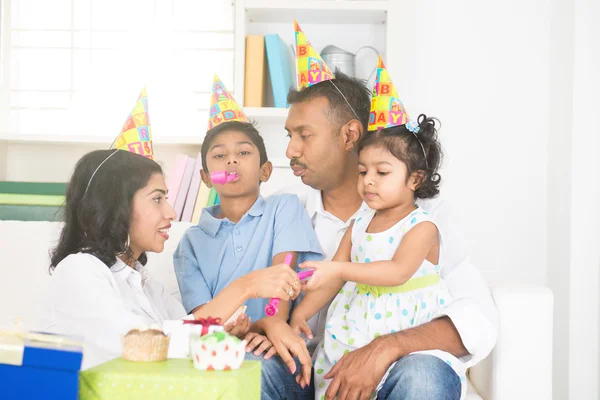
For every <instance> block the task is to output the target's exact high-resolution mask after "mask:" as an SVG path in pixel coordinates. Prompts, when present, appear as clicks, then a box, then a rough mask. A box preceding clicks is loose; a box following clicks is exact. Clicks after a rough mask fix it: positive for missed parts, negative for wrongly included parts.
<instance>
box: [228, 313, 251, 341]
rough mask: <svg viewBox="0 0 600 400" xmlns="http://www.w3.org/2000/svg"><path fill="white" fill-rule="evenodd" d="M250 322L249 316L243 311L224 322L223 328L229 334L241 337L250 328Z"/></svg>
mask: <svg viewBox="0 0 600 400" xmlns="http://www.w3.org/2000/svg"><path fill="white" fill-rule="evenodd" d="M250 323H251V320H250V317H248V316H247V315H246V314H245V313H244V314H240V316H239V317H237V319H236V320H235V321H232V322H228V323H225V325H223V329H225V332H229V334H231V335H233V336H237V337H238V338H240V339H243V338H244V336H246V334H247V333H248V331H249V330H250Z"/></svg>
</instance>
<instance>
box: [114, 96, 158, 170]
mask: <svg viewBox="0 0 600 400" xmlns="http://www.w3.org/2000/svg"><path fill="white" fill-rule="evenodd" d="M110 148H111V149H119V150H126V151H129V152H131V153H135V154H139V155H142V156H144V157H148V158H149V159H151V160H153V159H154V149H153V148H152V130H151V129H150V119H149V118H148V95H147V94H146V87H144V89H142V92H141V93H140V96H139V97H138V99H137V101H136V103H135V107H133V110H132V111H131V113H130V114H129V117H128V118H127V121H125V124H124V125H123V128H122V129H121V133H120V134H119V136H117V138H116V139H115V141H114V142H113V144H112V145H111V146H110Z"/></svg>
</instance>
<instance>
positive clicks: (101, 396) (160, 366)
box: [79, 358, 260, 400]
mask: <svg viewBox="0 0 600 400" xmlns="http://www.w3.org/2000/svg"><path fill="white" fill-rule="evenodd" d="M79 398H80V399H81V400H106V399H111V400H112V399H115V400H120V399H123V400H125V399H126V400H135V399H140V400H141V399H143V400H147V399H178V400H179V399H182V400H185V399H203V400H210V399H214V400H217V399H219V400H222V399H228V400H253V399H256V400H258V399H260V361H244V363H243V364H242V366H241V367H240V368H239V369H237V370H233V371H200V370H198V369H196V368H194V365H193V362H192V360H185V359H170V360H166V361H160V362H153V363H136V362H131V361H126V360H123V359H122V358H117V359H114V360H111V361H108V362H106V363H104V364H101V365H98V366H96V367H94V368H90V369H88V370H85V371H82V372H81V374H80V377H79Z"/></svg>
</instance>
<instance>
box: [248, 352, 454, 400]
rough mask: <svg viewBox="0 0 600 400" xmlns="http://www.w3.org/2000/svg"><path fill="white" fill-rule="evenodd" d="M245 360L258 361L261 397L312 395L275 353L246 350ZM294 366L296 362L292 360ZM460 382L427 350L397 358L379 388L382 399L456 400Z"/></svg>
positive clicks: (285, 399)
mask: <svg viewBox="0 0 600 400" xmlns="http://www.w3.org/2000/svg"><path fill="white" fill-rule="evenodd" d="M246 360H261V361H262V380H261V392H262V396H261V399H262V400H296V399H301V400H305V399H310V400H312V399H314V396H315V391H314V387H313V385H312V381H313V380H312V379H311V384H310V386H309V387H306V388H304V389H302V388H301V387H300V385H298V384H297V383H296V379H295V376H294V375H292V374H290V371H289V370H288V368H287V365H286V364H285V363H284V362H283V361H282V360H281V358H279V357H272V358H271V359H269V360H266V361H265V360H264V359H263V358H262V357H256V356H254V355H252V354H246ZM296 366H297V370H299V369H300V363H299V362H298V361H296ZM460 392H461V382H460V378H459V377H458V375H457V374H456V373H455V372H454V370H453V369H452V367H450V366H449V365H448V364H446V363H445V362H444V361H442V360H441V359H439V358H437V357H434V356H431V355H427V354H412V355H408V356H406V357H403V358H401V359H400V360H399V361H398V362H397V363H396V365H395V366H394V368H392V370H391V371H390V374H389V376H388V378H387V380H386V381H385V384H384V385H383V387H382V388H381V390H380V391H379V394H378V396H377V398H378V399H382V400H421V399H427V400H441V399H443V400H459V399H460Z"/></svg>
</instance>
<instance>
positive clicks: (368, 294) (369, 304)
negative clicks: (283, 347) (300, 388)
mask: <svg viewBox="0 0 600 400" xmlns="http://www.w3.org/2000/svg"><path fill="white" fill-rule="evenodd" d="M374 216H375V212H372V213H371V214H369V215H368V216H366V217H363V218H358V219H357V220H356V221H355V223H354V226H353V228H352V253H351V256H352V261H353V262H360V263H368V262H374V261H387V260H391V259H392V257H393V256H394V253H395V252H396V249H397V248H398V245H399V244H400V242H401V241H402V237H403V236H404V235H405V234H406V232H408V231H409V230H410V229H411V228H412V227H414V226H415V225H417V224H419V223H421V222H424V221H431V219H430V218H429V216H428V215H427V213H426V212H425V211H422V210H421V209H419V208H417V209H416V210H414V211H413V212H412V213H410V214H409V215H408V216H406V217H405V218H404V219H402V220H401V221H400V222H398V223H397V224H395V225H394V226H392V227H391V228H390V229H388V230H386V231H384V232H379V233H367V232H366V230H367V227H368V226H369V224H370V222H371V220H372V219H373V217H374ZM431 222H433V221H431ZM440 240H441V236H440ZM440 248H442V246H440ZM451 301H452V299H451V298H450V294H449V293H448V290H447V289H446V285H445V283H444V282H443V281H442V280H441V278H440V266H439V265H433V264H432V263H430V262H429V261H427V260H425V261H423V264H421V266H420V267H419V269H418V270H417V272H416V273H415V274H414V275H413V276H412V278H411V279H410V280H408V281H407V282H406V283H405V284H404V285H402V286H396V287H383V286H368V285H362V284H356V283H354V282H346V284H344V287H343V288H342V289H341V290H340V292H339V293H338V295H337V296H336V297H335V299H334V300H333V302H332V304H331V306H330V307H329V310H328V313H327V325H326V327H325V335H324V339H323V341H322V342H321V345H320V346H319V347H318V349H317V353H316V355H315V359H314V370H315V391H316V395H317V396H316V398H317V399H322V398H324V395H325V392H326V390H327V387H328V385H329V382H330V381H329V380H326V379H325V378H324V377H323V376H324V375H325V374H326V373H327V372H328V371H329V370H331V368H332V367H333V365H334V364H335V363H336V362H337V361H338V360H339V359H340V358H342V356H343V355H344V354H346V353H349V352H351V351H352V350H355V349H358V348H360V347H363V346H365V345H367V344H369V343H370V342H371V341H372V340H373V339H375V338H376V337H378V336H380V335H385V334H388V333H394V332H397V331H401V330H403V329H408V328H412V327H415V326H418V325H421V324H424V323H426V322H428V321H431V320H432V319H433V318H435V317H436V316H437V315H438V313H439V312H440V310H441V309H442V308H443V307H444V306H445V305H448V304H449V303H450V302H451ZM419 353H425V354H431V355H434V356H436V357H439V358H441V359H442V360H444V361H445V362H446V363H448V364H449V365H450V366H451V367H452V368H453V369H454V370H455V371H456V373H457V374H458V376H459V377H460V379H461V382H462V383H463V385H462V395H461V399H463V398H464V397H465V393H466V386H467V385H466V384H465V382H466V377H465V372H466V369H465V367H464V365H463V363H462V362H461V361H460V360H458V359H457V358H455V357H454V356H452V355H451V354H448V353H446V352H443V351H440V350H434V351H424V352H419ZM393 366H394V364H392V366H391V367H390V370H391V368H393ZM388 373H389V370H388ZM388 373H386V375H385V376H384V377H383V379H382V381H381V382H380V383H379V386H378V388H377V389H379V388H381V386H382V385H383V383H384V382H385V379H386V377H387V375H388Z"/></svg>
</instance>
